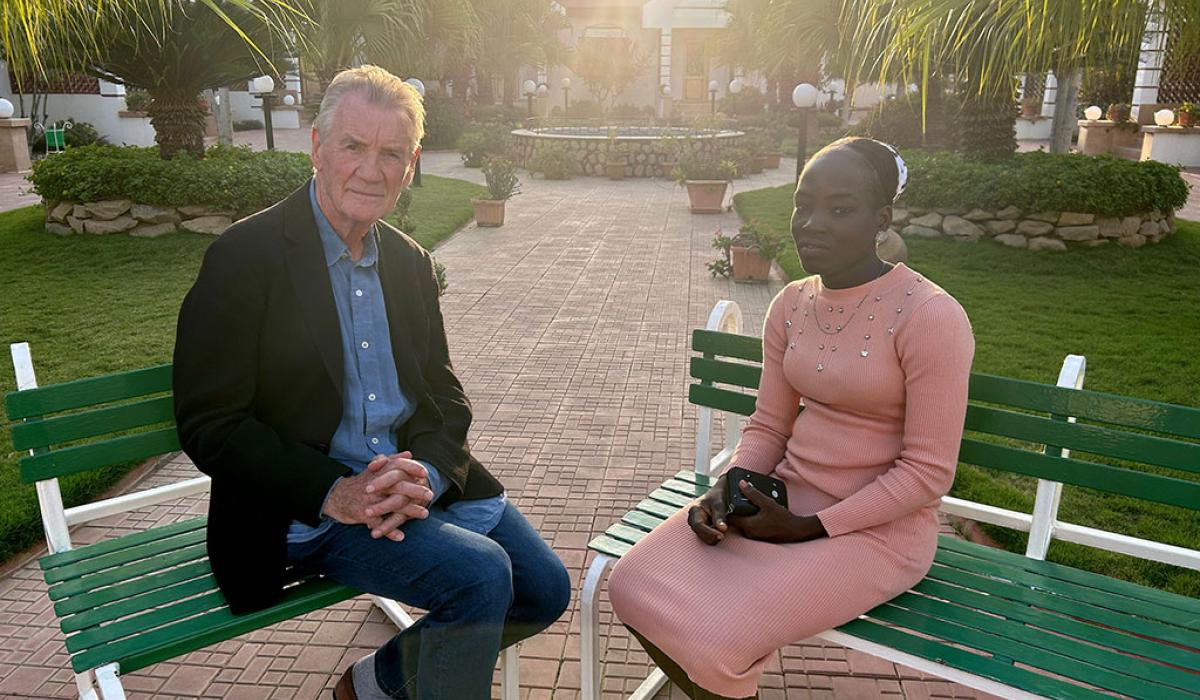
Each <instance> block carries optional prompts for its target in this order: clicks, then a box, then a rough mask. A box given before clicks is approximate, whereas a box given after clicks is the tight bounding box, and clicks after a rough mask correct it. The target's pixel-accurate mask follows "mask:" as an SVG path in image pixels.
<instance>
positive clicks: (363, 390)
mask: <svg viewBox="0 0 1200 700" xmlns="http://www.w3.org/2000/svg"><path fill="white" fill-rule="evenodd" d="M308 195H309V200H310V201H311V202H312V208H313V217H314V218H315V219H316V222H317V231H318V232H319V233H320V236H321V246H322V248H323V249H324V251H325V263H326V265H327V266H328V268H329V283H330V286H331V287H332V289H333V301H334V305H335V306H336V307H337V314H338V325H339V326H340V328H341V336H342V363H343V368H342V369H343V377H344V381H343V385H342V420H341V422H340V423H338V427H337V431H336V432H334V434H333V440H332V441H331V442H330V444H329V456H330V457H331V458H333V459H336V460H337V461H339V462H341V463H342V464H345V465H346V466H347V467H350V469H352V470H353V471H354V473H355V474H357V473H359V472H361V471H363V470H364V469H366V468H367V464H368V463H370V461H371V460H372V459H374V458H375V456H376V455H380V454H395V453H396V452H397V451H398V450H397V448H396V442H395V429H396V427H398V426H400V425H402V424H403V423H404V422H405V421H407V420H408V419H409V417H411V416H412V414H413V411H414V410H415V406H414V405H413V403H412V401H410V400H409V399H408V397H406V396H405V395H404V392H403V391H402V390H401V389H400V379H399V377H398V376H397V374H396V364H395V360H394V359H393V355H392V339H391V333H390V329H389V327H388V318H387V309H386V308H385V306H384V300H383V288H382V286H381V285H380V282H379V267H378V266H377V264H376V263H377V262H378V260H379V247H378V241H377V238H376V237H377V236H378V232H377V231H375V230H372V231H371V232H370V233H369V234H368V235H367V236H366V238H364V239H363V254H362V258H360V259H359V260H358V261H354V260H351V258H350V251H349V249H347V248H346V244H345V243H344V242H343V241H342V239H341V238H340V237H339V236H338V235H337V233H336V232H335V231H334V230H333V226H332V225H331V224H330V223H329V219H328V218H326V216H325V213H324V212H322V211H321V207H320V206H319V205H318V204H317V195H316V180H315V179H314V180H313V182H312V183H311V184H310V185H309V190H308ZM421 464H423V465H424V466H425V470H426V471H427V472H428V473H429V488H430V489H431V490H432V491H433V499H434V500H435V501H436V500H437V499H438V498H440V497H441V496H442V494H444V493H445V492H446V489H447V488H448V487H449V481H448V480H447V479H446V477H444V476H443V475H442V474H441V473H440V472H438V470H437V469H434V468H433V467H432V466H431V465H429V464H426V463H425V462H421ZM504 504H505V496H504V494H500V495H499V496H495V497H493V498H486V499H481V500H473V501H458V502H456V503H454V504H452V505H451V506H450V507H449V508H448V509H442V508H439V507H436V506H435V507H431V508H430V509H429V515H430V517H438V518H442V519H444V520H447V521H449V522H452V523H454V524H455V525H458V526H460V527H464V528H467V529H469V530H473V531H475V532H479V533H480V534H486V533H488V532H490V531H491V530H492V528H494V527H495V526H496V523H498V522H499V521H500V516H501V515H502V514H503V513H504ZM332 523H333V521H332V520H331V519H330V518H327V517H324V516H322V521H321V524H320V525H318V526H317V527H309V526H308V525H305V524H303V523H301V522H299V521H292V524H291V527H290V528H289V530H288V542H290V543H296V542H305V541H307V540H310V539H312V538H314V537H316V536H318V535H320V534H321V533H323V532H324V531H326V530H328V529H329V528H330V527H331V526H332Z"/></svg>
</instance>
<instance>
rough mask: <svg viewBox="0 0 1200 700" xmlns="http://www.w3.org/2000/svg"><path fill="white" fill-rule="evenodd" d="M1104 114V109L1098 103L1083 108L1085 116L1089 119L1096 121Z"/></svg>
mask: <svg viewBox="0 0 1200 700" xmlns="http://www.w3.org/2000/svg"><path fill="white" fill-rule="evenodd" d="M1103 114H1104V111H1103V110H1101V109H1100V108H1099V107H1097V106H1096V105H1092V106H1091V107H1088V108H1087V109H1085V110H1083V118H1084V119H1087V120H1089V121H1096V120H1097V119H1099V118H1100V117H1101V116H1103Z"/></svg>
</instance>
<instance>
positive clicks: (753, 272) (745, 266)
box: [729, 246, 771, 282]
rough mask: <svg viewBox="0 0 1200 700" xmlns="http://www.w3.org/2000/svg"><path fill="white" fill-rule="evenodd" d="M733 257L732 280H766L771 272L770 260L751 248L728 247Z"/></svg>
mask: <svg viewBox="0 0 1200 700" xmlns="http://www.w3.org/2000/svg"><path fill="white" fill-rule="evenodd" d="M729 252H730V255H731V257H732V258H733V281H734V282H766V281H767V277H768V276H769V275H770V274H771V261H770V260H767V259H765V258H763V257H762V256H760V255H759V254H758V251H757V250H755V249H753V248H743V247H742V246H733V247H731V248H730V249H729Z"/></svg>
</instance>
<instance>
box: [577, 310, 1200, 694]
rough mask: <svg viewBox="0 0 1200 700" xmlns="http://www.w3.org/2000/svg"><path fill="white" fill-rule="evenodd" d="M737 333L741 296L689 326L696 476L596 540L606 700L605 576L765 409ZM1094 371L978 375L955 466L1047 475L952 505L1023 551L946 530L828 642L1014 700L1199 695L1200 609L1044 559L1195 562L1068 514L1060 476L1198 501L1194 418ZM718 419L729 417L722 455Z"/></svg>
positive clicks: (586, 606)
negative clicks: (912, 572)
mask: <svg viewBox="0 0 1200 700" xmlns="http://www.w3.org/2000/svg"><path fill="white" fill-rule="evenodd" d="M739 327H740V312H739V311H738V310H737V307H736V305H734V304H733V303H732V302H721V303H720V304H718V306H717V308H716V309H714V311H713V314H712V316H711V317H710V321H709V329H715V330H696V331H694V332H693V336H692V349H693V351H694V352H695V353H696V355H695V356H693V357H692V358H691V376H692V377H693V378H694V379H695V380H696V382H695V383H694V384H692V385H691V386H690V387H689V392H688V398H689V400H690V402H691V403H693V404H695V405H696V406H698V407H699V408H698V413H699V416H698V429H697V433H698V435H697V443H696V444H697V449H696V455H697V456H696V465H695V468H694V469H688V470H683V471H680V472H679V473H677V474H675V475H674V476H672V477H671V478H669V479H667V480H666V481H665V482H663V484H662V485H661V486H660V487H658V488H657V489H655V490H654V491H653V492H651V493H650V494H649V495H648V496H647V497H646V498H645V499H644V500H642V501H641V502H640V503H638V504H637V505H636V506H635V507H634V509H633V510H631V511H629V512H628V513H626V514H625V515H624V516H623V517H622V518H621V519H620V521H618V522H616V523H614V524H613V525H612V526H611V527H609V528H608V529H607V530H606V531H605V533H604V534H603V535H601V536H599V537H597V538H595V539H594V540H592V542H591V543H590V544H589V548H590V549H592V550H595V551H596V552H597V555H596V557H595V559H594V560H593V563H592V565H591V567H590V569H589V570H588V573H587V576H586V578H585V580H584V587H583V596H582V601H581V606H580V607H581V608H582V613H583V619H582V627H583V639H582V645H581V654H582V659H581V661H582V666H583V698H584V700H595V699H596V698H598V697H599V688H600V672H601V666H600V656H599V653H598V652H599V625H598V603H599V591H600V584H601V581H602V579H603V577H604V575H605V573H606V572H607V571H608V569H609V567H611V565H612V564H613V563H614V562H615V561H616V560H617V559H619V558H620V557H621V556H622V555H623V554H625V552H627V551H629V549H630V548H631V547H632V546H633V545H634V544H635V543H636V542H638V540H640V539H641V538H642V537H644V536H645V535H646V534H647V533H648V532H649V531H650V530H652V529H653V528H654V527H655V526H656V525H658V524H659V523H661V522H662V521H663V520H664V519H666V518H667V517H669V516H670V515H671V514H672V513H674V512H675V511H676V510H677V509H679V508H681V507H683V506H685V505H687V504H688V503H690V502H691V501H692V500H693V499H694V498H696V497H697V496H699V495H701V494H703V493H704V492H705V491H706V490H707V489H708V487H709V485H710V484H711V483H712V482H713V481H715V476H714V477H710V476H709V475H710V474H713V475H715V474H717V473H719V472H720V471H722V470H723V468H724V466H726V465H727V464H728V460H729V456H730V454H731V453H732V450H733V447H734V446H735V445H736V444H737V439H738V435H739V419H740V418H741V417H743V416H748V415H750V414H751V413H752V412H753V411H754V402H755V394H754V392H755V390H757V388H758V380H759V372H760V365H761V362H762V348H761V340H760V339H759V338H755V337H750V336H744V335H739V334H737V333H736V331H737V330H738V328H739ZM731 331H733V332H731ZM1084 367H1085V363H1084V358H1082V357H1079V356H1068V358H1067V361H1066V363H1065V364H1064V367H1063V371H1062V373H1061V375H1060V378H1059V384H1058V386H1050V385H1046V384H1039V383H1035V382H1029V381H1022V380H1017V379H1008V378H1005V377H997V376H990V375H986V374H972V375H971V382H970V406H969V408H968V411H967V419H966V432H965V434H964V437H963V441H962V445H961V448H960V454H959V459H960V461H961V462H963V463H966V464H973V465H978V466H981V467H987V468H990V469H995V470H1000V471H1004V472H1011V473H1014V474H1021V475H1025V476H1030V477H1036V478H1037V479H1038V490H1037V497H1036V501H1035V506H1034V511H1033V513H1032V514H1028V513H1021V512H1015V511H1011V510H1005V509H1001V508H996V507H993V506H988V505H985V504H980V503H974V502H971V501H964V500H962V499H957V498H946V499H944V501H943V505H942V511H943V512H948V513H951V514H956V515H960V516H963V517H967V518H971V519H974V520H978V521H984V522H988V523H993V524H998V525H1003V526H1006V527H1010V528H1015V529H1017V530H1023V531H1026V532H1029V533H1030V538H1029V546H1028V549H1027V551H1026V553H1025V555H1024V556H1022V555H1019V554H1013V553H1010V552H1007V551H1002V550H997V549H992V548H988V547H985V546H981V545H978V544H973V543H970V542H966V541H962V540H959V539H955V538H952V537H941V538H940V541H939V547H938V552H937V556H936V559H935V562H934V565H933V568H932V570H931V571H930V572H929V574H928V576H927V577H926V578H925V579H924V580H923V581H922V582H921V583H919V584H918V585H917V586H915V587H914V588H913V589H912V590H910V591H909V592H907V593H904V594H902V595H900V596H898V597H897V598H895V599H893V600H892V601H890V602H888V603H885V604H883V605H881V606H879V607H877V608H875V609H873V610H871V611H869V612H867V613H866V614H865V615H863V616H861V617H859V618H858V619H856V620H853V621H851V622H849V623H847V624H845V625H842V626H841V627H839V628H837V629H834V630H829V631H827V632H824V633H822V634H820V635H818V637H820V638H822V639H825V640H827V641H831V642H834V643H837V644H840V645H842V646H845V647H848V648H852V649H857V650H859V651H862V652H865V653H868V654H872V655H874V656H878V657H881V658H884V659H887V660H889V661H893V662H896V663H900V664H903V665H905V666H909V667H912V668H914V669H917V670H919V671H922V672H924V673H928V674H931V675H935V676H939V677H942V678H946V679H948V680H951V681H955V682H958V683H962V684H964V685H967V686H970V687H972V688H976V689H978V690H983V691H986V692H990V693H993V694H996V695H999V696H1001V697H1005V698H1032V697H1054V698H1059V697H1061V698H1092V697H1110V695H1109V694H1110V693H1117V694H1120V695H1123V696H1128V697H1133V698H1186V697H1193V698H1194V697H1200V601H1198V600H1195V599H1192V598H1187V597H1184V596H1181V595H1176V594H1172V593H1167V592H1164V591H1161V590H1156V589H1152V588H1147V587H1144V586H1139V585H1135V584H1132V583H1128V582H1125V581H1120V580H1116V579H1113V578H1110V577H1107V576H1102V575H1098V574H1094V573H1090V572H1087V571H1081V570H1079V569H1075V568H1072V567H1068V566H1062V565H1059V564H1053V563H1050V562H1047V561H1044V559H1045V554H1046V549H1047V547H1048V546H1049V543H1050V540H1051V538H1052V537H1053V538H1058V539H1060V540H1064V541H1069V542H1076V543H1081V544H1085V545H1089V546H1092V547H1099V548H1103V549H1108V550H1112V551H1117V552H1122V553H1124V554H1129V555H1133V556H1137V557H1141V558H1144V559H1149V560H1153V561H1159V562H1167V563H1170V564H1174V565H1178V566H1182V567H1188V568H1191V569H1200V551H1197V550H1192V549H1186V548H1182V547H1176V546H1171V545H1168V544H1163V543H1160V542H1154V541H1148V540H1142V539H1137V538H1133V537H1127V536H1124V535H1120V534H1117V533H1112V532H1107V531H1103V530H1097V529H1093V528H1089V527H1084V526H1081V525H1077V524H1071V523H1065V522H1060V521H1059V520H1058V517H1057V512H1058V503H1059V500H1060V497H1061V493H1062V487H1063V484H1071V485H1073V486H1082V487H1086V488H1089V489H1095V490H1098V491H1102V492H1105V493H1112V494H1121V495H1124V496H1128V497H1130V498H1136V499H1144V500H1147V501H1154V502H1157V503H1165V504H1169V505H1172V506H1178V507H1180V508H1187V509H1191V510H1200V482H1198V481H1196V480H1194V479H1191V480H1189V479H1188V478H1179V476H1171V475H1169V474H1168V473H1167V472H1169V471H1176V472H1184V473H1190V474H1197V473H1200V442H1197V441H1198V440H1200V410H1198V409H1196V408H1189V407H1184V406H1174V405H1169V404H1164V403H1159V402H1155V401H1147V400H1142V399H1134V398H1129V397H1124V396H1118V395H1114V394H1105V393H1100V392H1093V391H1084V390H1082V389H1081V387H1082V383H1083V374H1084ZM713 411H721V412H723V413H724V414H725V415H724V424H725V440H724V449H723V450H721V451H720V452H719V453H718V454H717V455H716V456H715V457H711V456H710V455H711V440H710V436H711V432H710V431H711V425H712V417H713V415H712V414H713ZM1072 450H1073V451H1075V452H1076V453H1086V455H1085V456H1080V455H1079V454H1077V455H1076V456H1071V451H1072ZM1180 476H1182V475H1180ZM796 641H801V640H796ZM665 680H666V679H665V676H664V675H663V674H662V672H661V671H659V670H656V671H655V673H654V674H653V675H651V677H650V678H648V679H647V680H646V682H645V683H643V684H642V686H641V687H640V688H638V690H637V691H636V692H635V694H634V695H633V696H632V697H635V698H648V697H650V696H652V695H653V694H654V692H655V691H656V690H657V689H658V688H659V687H661V686H662V684H663V683H664V682H665Z"/></svg>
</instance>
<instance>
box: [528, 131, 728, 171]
mask: <svg viewBox="0 0 1200 700" xmlns="http://www.w3.org/2000/svg"><path fill="white" fill-rule="evenodd" d="M512 134H513V155H514V159H515V161H516V163H517V165H519V166H521V167H524V168H528V167H529V162H530V160H531V159H532V158H533V156H534V154H535V153H536V152H537V149H538V147H539V146H548V145H553V146H559V147H562V148H563V149H564V150H566V152H567V154H568V155H570V156H571V157H573V158H574V159H575V162H576V163H577V164H578V165H579V169H578V171H577V172H579V173H582V174H584V175H597V176H601V177H603V176H604V175H605V174H606V173H605V170H604V165H605V156H606V154H607V152H608V143H609V139H608V138H607V137H606V136H589V135H583V134H572V133H561V134H558V133H553V130H552V129H542V130H538V131H532V130H526V129H518V130H516V131H514V132H512ZM742 136H743V133H742V132H740V131H723V132H718V133H712V134H705V135H701V136H695V135H693V136H692V137H691V138H692V139H693V142H694V143H696V144H698V145H697V146H696V148H697V150H700V151H702V152H707V151H710V150H714V149H725V148H732V147H736V146H738V145H739V144H740V143H741V140H742ZM671 138H672V137H671V136H669V135H668V136H665V137H660V136H629V135H622V136H618V137H617V138H616V143H618V144H620V145H621V146H623V147H624V148H625V149H627V150H628V152H629V156H628V158H627V164H626V166H625V177H655V176H657V175H658V165H659V163H666V162H669V161H670V160H671V159H672V155H671V152H670V150H669V149H668V145H669V143H670V141H671ZM676 140H677V138H676Z"/></svg>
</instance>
